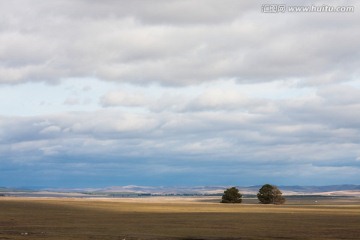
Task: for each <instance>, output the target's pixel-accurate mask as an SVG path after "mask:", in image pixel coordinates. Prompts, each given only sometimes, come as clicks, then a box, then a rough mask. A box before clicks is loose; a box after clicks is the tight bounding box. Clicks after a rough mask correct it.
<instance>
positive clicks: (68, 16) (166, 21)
mask: <svg viewBox="0 0 360 240" xmlns="http://www.w3.org/2000/svg"><path fill="white" fill-rule="evenodd" d="M332 3H333V4H336V3H337V2H332ZM294 4H295V2H294ZM302 4H303V3H302ZM313 4H315V3H313ZM319 4H320V2H319ZM329 4H330V3H329ZM337 4H338V3H337ZM347 4H349V3H347ZM351 4H354V5H355V4H357V3H356V2H352V3H351ZM260 7H261V4H260V3H250V2H239V1H232V0H228V1H222V2H219V1H196V2H193V1H171V2H169V1H155V2H154V1H152V2H151V4H150V3H149V2H147V1H131V2H129V1H101V2H96V1H92V2H88V1H76V2H74V1H52V2H51V3H47V2H46V3H44V2H43V1H32V2H31V4H30V3H29V2H27V1H20V0H19V1H12V2H11V3H9V2H3V3H2V4H1V10H0V11H1V16H2V17H1V18H2V21H1V22H2V24H1V26H0V46H1V47H0V59H1V66H0V82H1V83H10V84H12V83H21V82H25V81H45V82H57V81H59V80H61V79H64V78H68V77H80V78H83V77H89V76H91V77H96V78H99V79H102V80H111V81H117V82H130V83H142V84H148V83H150V82H157V83H160V84H165V85H191V84H197V83H200V82H206V81H213V80H218V79H237V80H238V81H239V82H261V81H272V80H278V79H293V78H297V79H301V80H302V81H303V82H304V84H316V85H318V84H328V83H332V82H338V81H346V80H349V79H353V78H356V77H357V76H358V75H359V72H358V70H357V69H358V68H357V66H358V65H359V62H358V61H359V51H358V50H357V49H358V48H357V39H358V38H359V31H358V29H359V24H358V23H359V22H360V21H359V14H358V13H356V12H355V13H351V14H329V13H326V14H325V13H323V14H308V15H307V16H306V17H304V15H302V14H291V13H287V14H278V15H277V14H275V15H274V14H264V13H261V11H260ZM185 13H186V14H185ZM15 16H16V17H15ZM324 26H326V27H324ZM339 43H341V44H339Z"/></svg>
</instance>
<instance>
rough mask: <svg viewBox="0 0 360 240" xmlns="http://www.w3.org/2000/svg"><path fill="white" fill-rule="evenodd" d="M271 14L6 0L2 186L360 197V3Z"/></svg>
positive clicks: (176, 3)
mask: <svg viewBox="0 0 360 240" xmlns="http://www.w3.org/2000/svg"><path fill="white" fill-rule="evenodd" d="M274 3H275V2H270V1H252V0H251V1H250V0H248V1H245V0H244V1H239V0H222V1H218V0H191V1H190V0H172V1H168V0H153V1H146V0H133V1H125V0H118V1H113V0H104V1H92V0H88V1H85V0H76V1H73V0H53V1H45V0H32V1H28V0H11V1H0V186H7V187H24V186H26V187H29V186H38V187H39V186H40V187H55V188H56V187H58V188H62V187H66V188H77V187H106V186H124V185H143V186H150V185H152V186H203V185H207V186H209V185H216V186H231V185H238V186H249V185H258V184H264V183H272V184H276V185H332V184H360V177H359V176H360V70H359V69H360V68H359V66H360V45H359V39H360V3H359V2H358V1H316V0H315V1H297V0H295V1H291V4H292V5H294V6H312V5H314V6H325V5H326V6H352V7H354V11H352V12H324V11H323V12H290V11H289V10H286V11H284V12H281V13H268V12H266V11H265V12H264V9H265V8H264V6H269V5H265V4H270V5H272V4H274ZM276 4H287V5H286V9H287V8H288V7H289V6H290V5H289V2H288V1H286V2H282V1H280V2H279V1H276Z"/></svg>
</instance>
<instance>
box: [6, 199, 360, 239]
mask: <svg viewBox="0 0 360 240" xmlns="http://www.w3.org/2000/svg"><path fill="white" fill-rule="evenodd" d="M213 201H216V200H214V199H213V200H211V199H210V200H209V199H202V200H201V201H194V199H189V198H188V199H169V198H168V199H166V198H160V199H154V198H148V199H135V200H134V199H118V200H114V199H66V198H63V199H62V198H53V199H44V198H7V197H1V198H0V239H15V240H16V239H49V240H53V239H59V240H63V239H67V240H68V239H69V240H71V239H74V240H75V239H77V240H80V239H81V240H82V239H93V240H96V239H99V240H100V239H101V240H110V239H111V240H115V239H116V240H122V239H126V240H131V239H179V240H180V239H183V240H185V239H189V240H190V239H199V240H200V239H224V240H225V239H360V201H359V199H358V200H356V201H354V200H351V201H350V200H347V199H345V200H344V201H343V202H341V201H340V200H339V199H337V200H334V201H331V200H328V201H327V202H326V201H324V202H322V203H321V204H319V203H318V202H317V201H313V199H312V200H309V201H307V202H301V204H299V202H298V201H299V200H296V199H295V200H291V201H289V202H288V203H287V204H286V205H282V206H273V205H259V204H249V203H251V201H248V202H249V203H248V204H241V205H232V204H230V205H227V204H219V203H215V202H213ZM302 201H304V200H302Z"/></svg>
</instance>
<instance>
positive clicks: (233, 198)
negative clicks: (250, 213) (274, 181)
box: [221, 184, 285, 204]
mask: <svg viewBox="0 0 360 240" xmlns="http://www.w3.org/2000/svg"><path fill="white" fill-rule="evenodd" d="M257 198H258V199H259V201H260V203H263V204H283V203H285V198H284V197H283V196H282V192H281V191H280V190H279V189H278V188H277V187H276V186H274V185H270V184H265V185H263V186H262V187H261V188H260V189H259V192H258V194H257ZM241 202H242V194H241V193H240V192H239V189H237V188H236V187H231V188H228V189H226V190H225V191H224V194H223V196H222V199H221V203H241Z"/></svg>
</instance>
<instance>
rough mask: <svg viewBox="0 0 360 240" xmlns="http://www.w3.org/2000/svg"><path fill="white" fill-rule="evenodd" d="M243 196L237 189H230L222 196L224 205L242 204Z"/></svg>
mask: <svg viewBox="0 0 360 240" xmlns="http://www.w3.org/2000/svg"><path fill="white" fill-rule="evenodd" d="M241 198H242V195H241V193H240V192H239V189H237V188H236V187H232V188H228V189H226V190H225V191H224V195H223V196H222V200H221V202H222V203H241V201H242V199H241Z"/></svg>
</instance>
